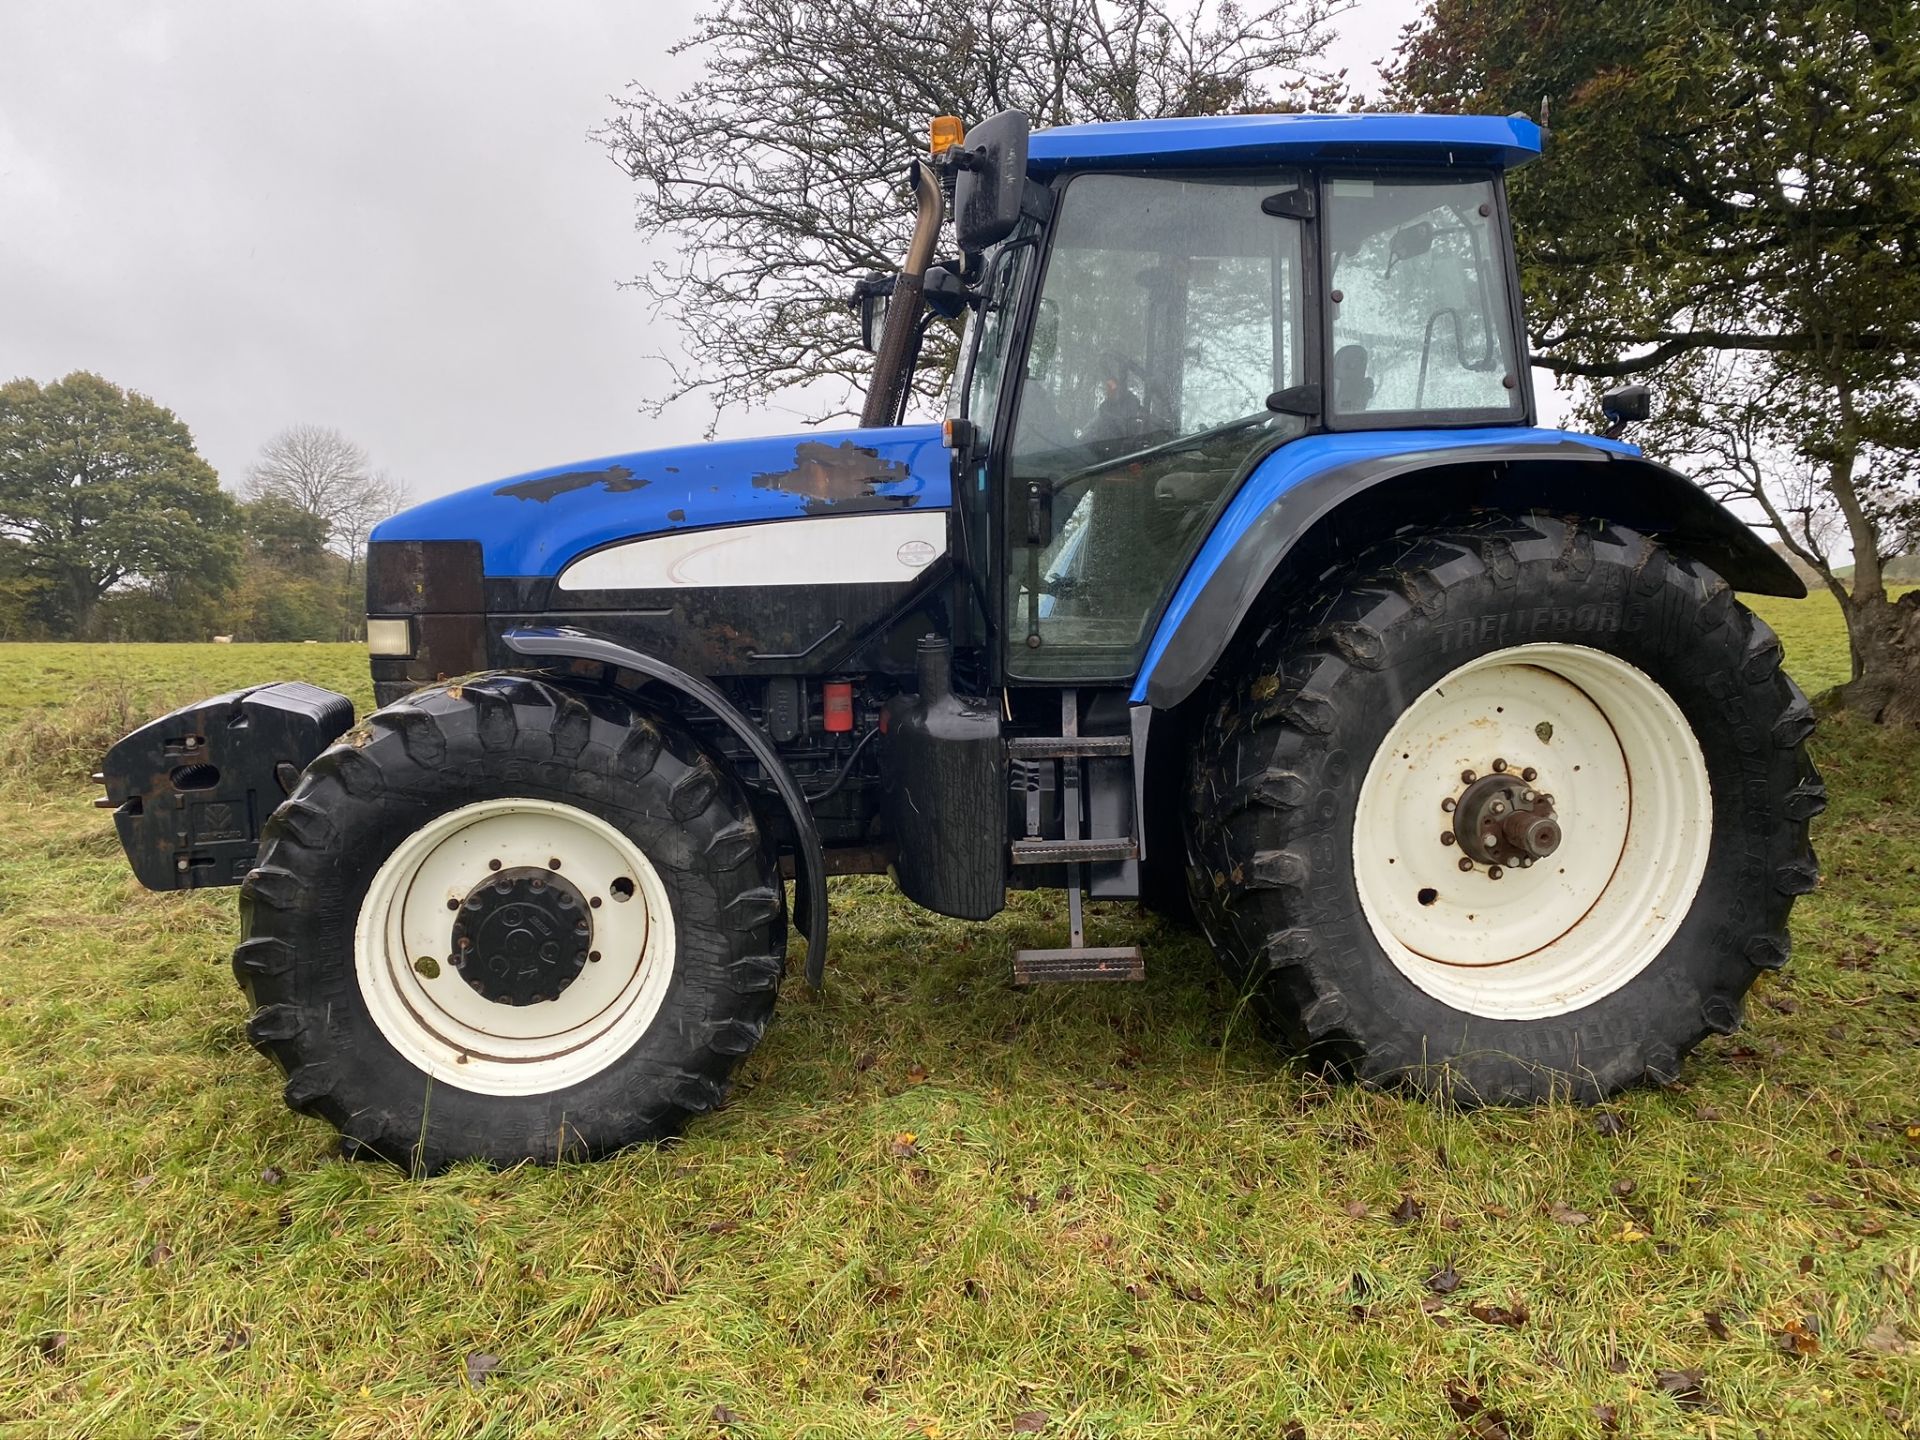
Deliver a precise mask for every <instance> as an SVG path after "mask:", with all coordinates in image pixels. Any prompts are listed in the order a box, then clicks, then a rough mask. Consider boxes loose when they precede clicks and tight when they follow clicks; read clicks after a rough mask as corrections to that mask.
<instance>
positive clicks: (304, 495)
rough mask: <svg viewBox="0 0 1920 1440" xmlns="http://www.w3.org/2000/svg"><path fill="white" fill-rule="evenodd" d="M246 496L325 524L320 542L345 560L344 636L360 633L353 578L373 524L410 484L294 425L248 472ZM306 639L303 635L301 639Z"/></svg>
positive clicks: (358, 451)
mask: <svg viewBox="0 0 1920 1440" xmlns="http://www.w3.org/2000/svg"><path fill="white" fill-rule="evenodd" d="M246 491H247V495H248V497H249V498H250V499H252V500H253V501H255V502H256V503H258V502H261V501H265V500H273V501H276V502H278V503H280V504H282V505H286V506H291V507H293V508H294V509H297V510H299V511H301V512H303V513H304V514H306V515H307V516H309V517H310V518H311V519H313V520H314V521H317V522H319V523H320V524H321V525H322V526H324V529H325V533H324V535H323V537H322V543H323V544H326V545H328V546H331V547H332V548H333V550H334V551H335V552H336V553H337V554H339V555H340V556H341V557H342V558H343V559H345V561H346V562H347V563H346V565H345V567H344V568H343V570H342V573H341V577H340V586H341V589H340V615H341V617H342V621H341V629H340V631H339V632H338V633H339V634H340V636H341V638H343V639H353V638H354V637H355V636H356V635H357V633H358V631H357V629H356V627H355V626H354V624H353V622H352V621H351V619H350V618H349V617H351V615H352V614H353V613H354V610H355V605H354V590H355V584H354V581H355V576H356V574H357V572H358V568H359V563H360V557H361V556H362V555H363V554H364V553H365V551H366V545H367V536H368V534H369V533H371V532H372V530H373V527H374V526H375V525H377V524H379V523H380V522H381V521H382V520H384V519H386V518H387V517H388V516H389V515H391V514H393V513H394V512H395V511H396V510H399V509H400V508H401V507H402V506H404V505H405V504H406V503H407V491H406V486H405V485H404V484H402V483H401V482H399V481H397V480H395V479H394V478H393V477H392V476H390V475H387V474H386V473H385V472H383V471H380V470H376V469H374V468H373V464H372V461H371V460H369V459H368V456H367V452H366V451H365V450H364V449H362V448H361V447H360V446H359V445H357V444H355V443H354V442H353V441H351V440H349V439H348V438H347V437H346V436H344V435H342V434H341V433H340V432H339V431H338V430H331V429H328V428H326V427H325V426H321V425H295V426H293V427H291V428H290V429H287V430H283V431H281V432H280V433H279V434H278V435H276V436H274V437H273V438H272V439H271V440H269V441H268V442H267V443H266V444H265V445H264V446H263V447H262V448H261V451H260V456H259V458H258V459H257V460H255V461H254V463H253V466H252V468H251V469H250V470H249V471H248V472H247V485H246ZM303 638H304V637H303Z"/></svg>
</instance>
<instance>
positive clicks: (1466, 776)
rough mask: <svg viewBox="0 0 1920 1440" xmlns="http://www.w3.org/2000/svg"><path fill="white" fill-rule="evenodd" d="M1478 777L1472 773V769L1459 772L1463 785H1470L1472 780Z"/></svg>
mask: <svg viewBox="0 0 1920 1440" xmlns="http://www.w3.org/2000/svg"><path fill="white" fill-rule="evenodd" d="M1479 778H1480V777H1479V776H1478V775H1476V774H1474V773H1473V771H1471V770H1462V771H1461V772H1460V781H1461V783H1462V784H1464V785H1471V784H1472V783H1473V782H1474V781H1476V780H1478V779H1479Z"/></svg>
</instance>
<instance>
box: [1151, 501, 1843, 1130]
mask: <svg viewBox="0 0 1920 1440" xmlns="http://www.w3.org/2000/svg"><path fill="white" fill-rule="evenodd" d="M1229 669H1230V670H1231V674H1232V676H1233V678H1232V679H1231V680H1230V681H1228V682H1225V683H1223V684H1222V685H1221V686H1220V688H1219V691H1218V693H1217V694H1216V695H1215V696H1214V703H1213V705H1212V707H1211V709H1210V713H1209V714H1208V716H1207V718H1206V720H1205V722H1204V724H1203V727H1202V733H1201V735H1200V738H1199V741H1198V743H1197V745H1196V747H1195V753H1194V768H1193V772H1192V785H1191V788H1190V791H1189V815H1188V844H1189V856H1190V860H1191V862H1192V864H1191V867H1190V868H1191V882H1192V887H1193V891H1194V897H1195V908H1196V910H1197V911H1198V913H1199V915H1200V917H1201V920H1202V923H1203V925H1204V926H1205V928H1206V930H1207V932H1208V934H1209V936H1210V937H1211V939H1212V940H1213V942H1214V946H1215V950H1216V952H1217V953H1218V954H1219V956H1220V958H1221V960H1222V962H1223V964H1224V965H1225V966H1226V967H1227V969H1228V970H1229V972H1230V973H1231V974H1232V975H1234V976H1235V977H1236V978H1237V979H1238V980H1240V981H1241V982H1242V983H1243V984H1245V985H1246V987H1247V988H1248V991H1249V993H1250V995H1251V997H1252V999H1253V1002H1254V1004H1255V1006H1256V1008H1257V1009H1258V1011H1259V1012H1260V1013H1261V1014H1262V1016H1263V1017H1264V1018H1265V1019H1266V1020H1267V1021H1268V1022H1269V1023H1270V1024H1271V1025H1272V1026H1273V1027H1274V1028H1275V1029H1276V1030H1277V1031H1278V1032H1279V1033H1280V1034H1281V1035H1283V1036H1284V1037H1285V1038H1287V1039H1289V1040H1290V1041H1292V1042H1293V1043H1295V1044H1297V1045H1299V1046H1301V1047H1303V1048H1306V1049H1309V1050H1311V1051H1313V1052H1315V1053H1317V1054H1320V1055H1322V1056H1325V1057H1326V1058H1328V1059H1330V1060H1332V1061H1334V1062H1336V1063H1337V1064H1339V1065H1340V1066H1342V1067H1344V1068H1346V1069H1347V1070H1349V1071H1351V1072H1352V1073H1354V1074H1356V1075H1358V1076H1360V1077H1362V1078H1365V1079H1368V1080H1374V1081H1382V1082H1396V1083H1403V1084H1408V1085H1411V1086H1412V1087H1414V1088H1416V1089H1420V1090H1424V1091H1430V1092H1431V1091H1445V1092H1447V1093H1449V1094H1453V1095H1455V1096H1458V1097H1459V1098H1462V1099H1466V1100H1476V1099H1477V1100H1489V1101H1527V1100H1534V1099H1539V1098H1543V1097H1546V1096H1548V1095H1551V1094H1555V1093H1564V1094H1571V1095H1573V1096H1576V1097H1578V1098H1582V1099H1588V1100H1592V1099H1596V1098H1598V1097H1600V1096H1603V1095H1606V1094H1609V1093H1611V1092H1613V1091H1615V1090H1618V1089H1620V1088H1621V1087H1623V1086H1626V1085H1630V1084H1633V1083H1635V1082H1638V1081H1641V1080H1648V1079H1651V1080H1666V1079H1670V1078H1672V1077H1673V1076H1674V1074H1675V1073H1676V1072H1677V1070H1678V1067H1679V1062H1680V1057H1681V1056H1683V1055H1684V1054H1685V1053H1686V1052H1687V1051H1688V1050H1689V1049H1691V1048H1692V1047H1693V1046H1694V1045H1695V1044H1697V1043H1698V1042H1699V1040H1700V1039H1701V1038H1702V1037H1703V1036H1705V1035H1706V1034H1708V1033H1711V1032H1713V1031H1722V1032H1724V1031H1728V1030H1731V1029H1732V1028H1734V1026H1735V1025H1736V1024H1737V1022H1738V1019H1739V1015H1740V1011H1741V1006H1742V1001H1743V997H1744V995H1745V993H1746V991H1747V988H1748V987H1749V986H1750V985H1751V983H1752V981H1753V979H1754V977H1755V975H1756V974H1757V973H1758V972H1759V971H1760V970H1761V969H1765V968H1771V967H1773V966H1777V965H1780V964H1782V963H1784V962H1785V960H1786V958H1787V953H1788V942H1787V931H1786V921H1787V913H1788V910H1789V908H1790V907H1791V905H1792V902H1793V897H1794V896H1795V895H1797V894H1800V893H1802V892H1804V891H1805V890H1807V889H1809V888H1811V886H1812V885H1813V883H1814V881H1815V878H1816V873H1817V872H1816V869H1815V865H1814V860H1813V854H1812V851H1811V849H1810V848H1809V846H1808V843H1807V822H1808V820H1809V819H1810V818H1811V817H1812V816H1813V815H1814V814H1816V813H1818V811H1819V810H1820V809H1821V808H1823V806H1824V803H1825V792H1824V790H1823V789H1822V787H1821V785H1820V782H1819V778H1818V776H1817V775H1816V774H1815V773H1814V771H1813V768H1812V766H1811V764H1810V763H1809V762H1808V760H1807V758H1806V755H1805V751H1804V746H1803V742H1804V741H1805V739H1806V737H1807V735H1808V733H1809V732H1810V730H1811V729H1812V723H1813V722H1812V716H1811V713H1810V711H1809V710H1808V707H1807V704H1806V701H1805V699H1804V697H1802V696H1801V695H1800V693H1799V691H1798V690H1797V689H1796V688H1795V687H1794V686H1793V683H1792V681H1790V680H1789V679H1787V678H1786V676H1785V675H1784V674H1782V672H1781V670H1780V646H1779V643H1778V641H1777V640H1776V639H1775V638H1774V636H1773V634H1772V632H1771V631H1770V630H1768V629H1767V627H1766V625H1765V624H1764V623H1763V622H1761V621H1760V620H1758V619H1757V618H1755V617H1754V616H1752V615H1751V614H1750V613H1748V612H1747V611H1746V610H1745V609H1744V608H1743V607H1741V606H1740V605H1739V604H1738V603H1737V602H1736V601H1735V600H1734V599H1733V596H1732V593H1731V591H1730V590H1729V589H1728V587H1727V585H1726V584H1725V582H1724V581H1722V580H1721V579H1720V578H1719V577H1718V576H1716V575H1714V574H1713V573H1712V572H1711V571H1709V570H1707V569H1705V568H1704V567H1702V566H1700V565H1698V564H1696V563H1694V562H1691V561H1688V560H1685V559H1682V558H1679V557H1676V556H1674V555H1672V554H1670V553H1669V552H1668V551H1666V550H1665V549H1664V548H1663V547H1661V546H1659V545H1658V544H1656V543H1654V542H1653V541H1651V540H1649V539H1647V538H1646V537H1644V536H1641V535H1638V534H1636V533H1634V532H1631V531H1627V530H1624V529H1621V528H1619V527H1608V526H1604V525H1601V524H1598V523H1597V522H1588V523H1584V524H1577V523H1570V522H1565V521H1561V520H1557V519H1552V518H1548V517H1544V516H1528V517H1526V518H1525V519H1520V520H1514V519H1484V520H1480V521H1477V522H1475V523H1474V524H1472V525H1470V526H1465V527H1457V528H1452V529H1448V530H1445V531H1429V532H1415V533H1410V534H1407V535H1403V536H1402V537H1400V538H1399V539H1397V540H1395V541H1394V542H1392V543H1390V544H1388V545H1386V546H1384V547H1382V548H1381V549H1380V550H1379V551H1377V552H1375V553H1374V554H1373V555H1371V556H1369V557H1365V558H1364V559H1363V560H1362V561H1361V562H1360V563H1359V564H1357V565H1356V566H1355V567H1354V568H1353V569H1352V570H1351V571H1349V572H1348V573H1347V574H1346V575H1345V576H1341V577H1335V578H1334V579H1333V580H1332V581H1331V582H1330V583H1329V585H1328V587H1327V589H1326V590H1325V592H1324V593H1322V595H1321V596H1320V597H1319V598H1318V599H1317V600H1313V601H1312V602H1311V603H1309V604H1308V605H1306V606H1304V607H1302V608H1300V609H1299V610H1296V611H1294V612H1292V613H1290V614H1289V615H1288V616H1287V617H1286V618H1285V619H1284V620H1282V621H1281V622H1280V623H1277V624H1275V625H1273V626H1271V627H1270V628H1268V629H1266V630H1265V631H1264V632H1263V633H1260V634H1258V635H1256V636H1254V637H1251V638H1250V639H1249V641H1248V642H1247V643H1246V644H1245V645H1244V646H1243V647H1242V648H1241V650H1240V652H1239V654H1238V656H1237V658H1236V659H1235V660H1232V661H1229V662H1228V663H1227V664H1226V665H1223V667H1222V670H1223V672H1226V671H1228V670H1229Z"/></svg>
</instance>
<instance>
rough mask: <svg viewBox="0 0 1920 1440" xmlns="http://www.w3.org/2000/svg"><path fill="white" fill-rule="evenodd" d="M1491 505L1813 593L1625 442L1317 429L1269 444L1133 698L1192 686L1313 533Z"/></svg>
mask: <svg viewBox="0 0 1920 1440" xmlns="http://www.w3.org/2000/svg"><path fill="white" fill-rule="evenodd" d="M1389 446H1391V447H1392V448H1388V447H1389ZM1483 509H1493V510H1500V509H1505V510H1527V509H1544V510H1551V511H1554V512H1556V513H1560V514H1578V515H1588V516H1593V517H1595V518H1598V519H1604V520H1611V521H1614V522H1617V523H1619V524H1622V525H1628V526H1631V527H1632V528H1634V529H1636V530H1640V531H1642V532H1644V533H1646V534H1649V535H1653V536H1655V537H1656V538H1658V539H1659V540H1661V541H1662V542H1663V543H1664V544H1667V545H1669V546H1671V547H1672V548H1673V549H1675V550H1677V551H1679V552H1681V553H1682V554H1685V555H1689V556H1693V557H1696V558H1698V559H1700V560H1702V561H1704V562H1705V563H1707V564H1709V565H1711V566H1712V567H1713V568H1714V569H1715V570H1716V571H1717V572H1718V573H1719V574H1720V575H1721V576H1722V577H1724V578H1725V579H1726V581H1727V582H1728V583H1729V584H1730V585H1732V586H1734V588H1736V589H1739V590H1745V591H1748V592H1751V593H1755V594H1761V595H1785V596H1791V597H1793V598H1796V599H1797V598H1800V597H1802V596H1804V595H1805V594H1806V593H1807V589H1806V586H1805V585H1804V584H1802V583H1801V581H1800V577H1799V576H1797V575H1796V574H1794V572H1793V568H1792V567H1791V566H1790V565H1788V564H1787V562H1786V561H1785V560H1783V559H1782V558H1781V557H1780V556H1779V555H1777V554H1776V553H1775V552H1774V551H1773V550H1772V549H1770V548H1769V547H1768V546H1767V545H1766V543H1765V542H1764V541H1762V540H1761V539H1760V537H1759V536H1758V535H1756V534H1754V532H1753V531H1752V529H1750V528H1749V527H1748V526H1747V524H1746V523H1745V522H1744V521H1742V520H1741V519H1740V517H1739V516H1737V515H1735V514H1734V513H1733V512H1732V511H1730V510H1728V509H1727V508H1726V507H1725V506H1723V505H1721V504H1719V503H1718V502H1717V501H1715V500H1714V499H1713V498H1712V497H1711V496H1709V495H1708V494H1707V493H1706V492H1705V491H1703V490H1701V489H1700V487H1699V486H1697V485H1695V484H1694V483H1693V482H1692V481H1690V480H1688V479H1687V478H1686V477H1685V476H1684V475H1682V474H1680V473H1679V472H1678V471H1676V470H1673V469H1670V468H1668V467H1667V466H1665V465H1661V464H1659V463H1657V462H1655V461H1652V460H1648V459H1646V458H1645V457H1644V456H1642V455H1641V454H1640V452H1639V451H1638V450H1637V449H1636V448H1635V447H1633V446H1630V445H1622V444H1619V443H1618V442H1613V441H1606V440H1601V439H1597V438H1595V437H1591V436H1574V435H1570V434H1568V433H1567V432H1565V431H1559V430H1524V431H1515V430H1510V429H1508V430H1459V431H1424V432H1411V433H1410V432H1398V433H1395V432H1374V433H1369V434H1366V435H1359V434H1350V435H1327V436H1313V437H1309V438H1308V439H1305V440H1299V441H1295V442H1294V443H1293V444H1291V445H1286V446H1283V447H1281V448H1280V449H1279V450H1276V451H1275V452H1274V453H1273V454H1272V455H1270V456H1269V457H1268V458H1267V459H1266V460H1265V461H1263V462H1262V463H1261V464H1260V465H1259V466H1258V467H1257V468H1256V469H1255V470H1254V472H1253V473H1252V474H1251V475H1250V476H1248V478H1247V481H1246V483H1245V484H1244V485H1242V486H1241V487H1240V490H1239V491H1238V493H1236V494H1235V496H1234V498H1233V499H1232V501H1231V502H1229V504H1228V505H1227V508H1226V509H1225V511H1223V512H1222V514H1221V516H1220V519H1219V521H1218V522H1217V523H1216V524H1215V526H1214V528H1213V530H1212V532H1211V533H1210V534H1209V535H1208V537H1207V540H1206V542H1205V543H1204V544H1203V545H1202V546H1201V547H1200V551H1199V553H1198V554H1197V555H1195V557H1194V559H1193V562H1192V564H1190V565H1189V566H1188V567H1187V571H1186V573H1185V575H1184V576H1182V578H1181V581H1180V584H1179V586H1178V588H1176V590H1175V591H1174V595H1173V598H1172V600H1171V601H1170V602H1169V603H1168V606H1167V609H1166V612H1165V613H1164V614H1163V615H1162V616H1161V619H1160V623H1159V625H1158V627H1157V628H1156V629H1155V631H1154V636H1153V640H1152V641H1151V643H1150V644H1149V645H1148V647H1147V654H1146V660H1145V662H1144V663H1143V664H1142V665H1141V667H1140V673H1139V676H1138V677H1137V678H1136V680H1135V682H1134V688H1133V692H1132V695H1131V700H1132V702H1133V703H1135V704H1143V703H1144V704H1148V705H1151V706H1152V707H1153V708H1154V709H1157V710H1165V709H1171V708H1172V707H1173V706H1175V705H1178V704H1180V703H1181V702H1182V701H1183V700H1185V699H1186V698H1187V697H1188V696H1190V695H1191V694H1193V692H1194V691H1195V690H1196V689H1198V688H1199V686H1200V684H1201V682H1202V681H1203V680H1205V679H1206V677H1207V674H1208V672H1209V671H1211V670H1212V669H1213V667H1214V665H1215V664H1216V663H1217V662H1218V661H1219V659H1220V657H1221V655H1222V654H1224V653H1225V651H1226V648H1227V646H1228V644H1229V643H1230V642H1231V641H1232V639H1233V637H1234V635H1235V634H1237V633H1238V631H1239V629H1240V625H1241V622H1242V621H1244V620H1245V619H1246V618H1247V616H1248V614H1249V613H1250V612H1251V611H1252V610H1253V608H1254V606H1255V605H1256V604H1257V603H1258V602H1259V600H1260V597H1261V595H1262V594H1263V593H1265V591H1266V590H1267V588H1268V586H1269V585H1270V584H1271V582H1272V581H1273V579H1274V577H1275V576H1276V575H1277V574H1278V573H1279V572H1280V571H1281V569H1282V568H1283V567H1284V566H1285V565H1286V564H1287V563H1288V561H1289V559H1290V558H1298V555H1299V554H1301V553H1304V554H1308V555H1313V556H1316V557H1322V558H1324V554H1323V552H1324V553H1334V554H1337V553H1339V552H1338V550H1334V551H1331V552H1326V549H1325V547H1324V546H1321V545H1312V546H1308V547H1307V548H1306V549H1305V550H1304V551H1303V550H1302V546H1303V542H1306V541H1307V540H1308V538H1309V537H1310V536H1316V537H1318V538H1319V539H1322V540H1325V539H1327V538H1328V533H1329V532H1334V531H1337V532H1338V533H1339V534H1340V535H1341V537H1342V539H1343V540H1348V541H1357V542H1358V543H1367V542H1369V541H1372V540H1378V539H1382V538H1384V537H1386V536H1388V535H1390V534H1392V533H1393V531H1394V530H1396V529H1397V528H1399V527H1400V526H1402V525H1405V524H1407V523H1409V522H1410V521H1418V520H1421V519H1423V518H1429V517H1431V518H1433V519H1436V520H1438V519H1441V518H1443V517H1445V516H1447V515H1458V514H1462V513H1465V512H1467V511H1471V510H1483Z"/></svg>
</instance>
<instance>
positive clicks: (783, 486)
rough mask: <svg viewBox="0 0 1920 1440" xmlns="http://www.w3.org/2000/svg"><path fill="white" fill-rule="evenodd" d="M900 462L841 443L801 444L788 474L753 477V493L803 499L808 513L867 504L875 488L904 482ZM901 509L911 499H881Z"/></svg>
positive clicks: (777, 472) (865, 447)
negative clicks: (861, 502) (840, 505)
mask: <svg viewBox="0 0 1920 1440" xmlns="http://www.w3.org/2000/svg"><path fill="white" fill-rule="evenodd" d="M908 473H909V472H908V469H907V465H906V462H905V461H903V460H883V459H881V458H880V452H879V451H878V450H875V449H873V448H872V447H871V446H868V445H856V444H854V443H853V441H851V440H842V441H841V442H840V443H839V444H838V445H829V444H827V443H826V442H825V441H823V440H802V441H801V442H800V444H799V445H798V446H797V447H795V449H794V452H793V468H792V469H791V470H773V471H768V472H767V473H765V474H762V475H756V476H754V477H753V484H754V488H755V489H757V490H784V491H786V492H787V493H788V494H790V495H804V496H806V497H807V499H808V501H809V502H810V503H809V505H808V507H807V508H808V509H810V510H811V509H817V508H824V507H826V506H829V505H834V504H838V503H839V502H840V501H842V500H871V499H873V498H875V494H874V492H875V487H876V486H880V485H885V484H888V483H890V482H892V481H896V480H904V479H906V478H907V475H908ZM882 498H885V499H889V500H893V501H895V502H896V503H898V504H901V505H912V504H913V503H914V500H915V497H914V496H911V495H890V496H885V497H882Z"/></svg>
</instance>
